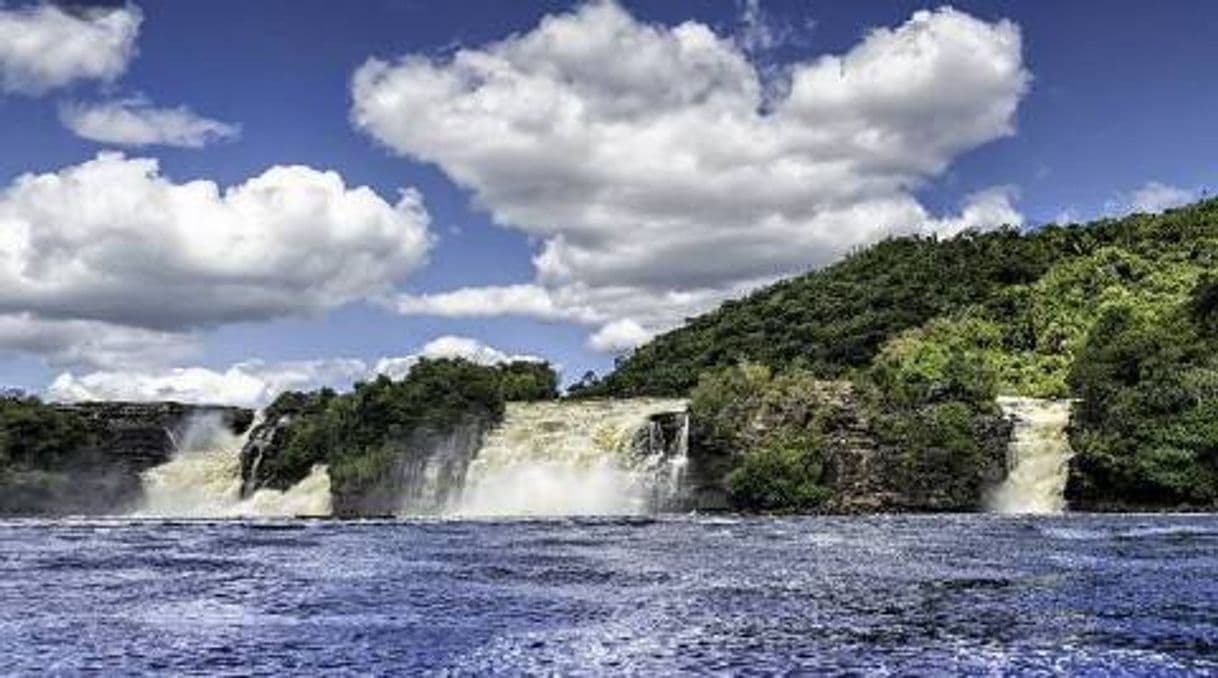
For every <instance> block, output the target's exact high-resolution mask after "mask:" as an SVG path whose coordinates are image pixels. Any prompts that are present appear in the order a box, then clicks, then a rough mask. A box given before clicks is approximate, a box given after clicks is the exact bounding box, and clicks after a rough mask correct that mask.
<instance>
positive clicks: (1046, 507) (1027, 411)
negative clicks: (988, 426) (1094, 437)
mask: <svg viewBox="0 0 1218 678" xmlns="http://www.w3.org/2000/svg"><path fill="white" fill-rule="evenodd" d="M998 405H999V407H1001V408H1002V411H1003V412H1005V413H1006V414H1007V416H1009V417H1011V418H1013V419H1014V422H1015V430H1014V431H1013V433H1012V437H1011V445H1010V448H1009V450H1008V453H1007V454H1008V462H1007V467H1008V469H1009V470H1008V473H1007V477H1006V480H1004V481H1003V482H1002V484H1001V485H999V486H998V487H996V488H994V490H993V491H992V492H991V493H990V495H989V497H988V499H987V502H986V504H987V507H988V508H989V510H991V511H994V512H997V513H1060V512H1062V511H1063V510H1065V508H1066V500H1065V498H1064V496H1063V494H1064V492H1065V489H1066V477H1067V472H1068V470H1069V466H1068V464H1069V461H1070V456H1071V455H1072V454H1073V452H1072V450H1071V449H1070V441H1069V439H1068V438H1067V435H1066V426H1067V425H1068V424H1069V423H1070V401H1068V400H1041V399H1036V398H1016V397H1000V398H999V399H998Z"/></svg>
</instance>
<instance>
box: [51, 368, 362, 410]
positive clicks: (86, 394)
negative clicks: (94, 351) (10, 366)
mask: <svg viewBox="0 0 1218 678" xmlns="http://www.w3.org/2000/svg"><path fill="white" fill-rule="evenodd" d="M367 371H368V368H367V366H366V365H365V364H364V363H363V361H360V360H344V359H336V360H312V361H296V362H283V363H263V362H261V361H249V362H243V363H238V364H236V365H233V366H232V367H230V368H228V369H227V370H224V371H222V372H221V371H216V370H210V369H207V368H204V367H181V368H174V369H168V370H159V371H103V372H92V373H89V374H85V375H82V376H80V377H77V376H75V375H73V374H72V373H71V372H64V373H63V374H60V375H59V376H58V377H56V378H55V381H53V382H52V383H51V385H50V386H49V387H48V388H47V397H48V398H50V399H52V400H58V401H69V402H71V401H82V400H85V401H87V400H131V401H149V400H176V401H179V402H187V403H206V404H224V405H236V406H240V407H262V406H264V405H266V404H268V403H269V402H270V401H271V400H273V399H274V398H275V396H276V395H278V394H280V393H282V392H283V391H288V390H309V389H315V388H320V387H322V386H330V387H332V388H347V387H349V386H350V385H351V383H352V382H354V381H356V380H357V379H360V378H363V377H364V376H366V375H367Z"/></svg>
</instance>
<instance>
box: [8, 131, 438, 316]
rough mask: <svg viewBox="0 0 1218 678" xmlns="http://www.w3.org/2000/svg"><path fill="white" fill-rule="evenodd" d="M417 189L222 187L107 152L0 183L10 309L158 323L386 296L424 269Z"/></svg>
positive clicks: (306, 181) (282, 171)
mask: <svg viewBox="0 0 1218 678" xmlns="http://www.w3.org/2000/svg"><path fill="white" fill-rule="evenodd" d="M428 223H429V219H428V215H427V212H426V210H425V209H424V207H423V204H422V200H421V198H420V197H419V194H418V193H417V192H414V191H409V190H408V191H404V192H403V193H402V194H401V196H400V197H399V200H398V202H397V203H396V204H390V203H388V202H386V201H385V200H383V199H381V198H380V196H378V195H377V194H376V193H375V192H373V191H372V190H371V189H369V188H367V187H348V186H346V185H345V184H344V182H343V179H342V177H340V176H339V175H338V174H336V173H334V172H322V171H318V170H314V169H311V168H309V167H303V166H277V167H272V168H271V169H269V170H267V171H266V172H264V173H263V174H261V175H259V176H257V177H254V178H252V179H249V180H247V181H246V182H244V183H242V184H239V185H236V186H232V187H229V188H225V189H221V188H220V187H219V186H217V185H216V184H215V183H213V182H211V181H192V182H187V183H174V182H173V181H171V180H169V179H167V178H165V177H163V176H161V174H160V173H159V170H158V167H157V163H156V161H155V160H150V159H142V158H130V159H129V158H126V157H124V156H122V155H120V154H113V153H103V154H101V155H98V156H97V158H96V159H94V160H90V161H88V162H85V163H82V164H80V165H75V166H71V167H67V168H65V169H62V170H60V171H58V172H52V173H47V174H38V175H33V174H30V175H25V176H22V177H19V178H18V179H16V180H15V181H14V182H13V183H12V184H11V185H10V186H8V187H7V188H5V189H3V191H0V312H16V311H21V312H29V313H32V314H36V315H39V316H43V317H52V318H74V319H90V320H98V321H105V322H110V323H114V324H119V325H127V326H135V327H145V328H152V329H161V330H183V329H189V328H196V327H207V326H212V325H217V324H220V323H225V322H232V321H239V320H262V319H267V318H271V317H276V316H283V315H291V314H301V313H309V312H315V311H319V310H324V309H328V308H333V307H336V306H339V305H342V304H344V303H347V302H350V301H354V300H357V299H362V298H365V297H368V296H371V295H375V294H380V293H383V292H384V291H386V290H388V289H389V288H390V287H391V286H392V284H393V283H395V282H396V281H399V280H401V279H402V278H403V277H405V276H406V274H408V273H409V272H410V271H412V270H414V269H415V268H416V267H417V266H419V265H420V264H421V263H422V262H423V260H424V258H425V256H426V253H427V250H428V247H429V244H430V236H429V234H428Z"/></svg>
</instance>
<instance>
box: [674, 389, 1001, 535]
mask: <svg viewBox="0 0 1218 678" xmlns="http://www.w3.org/2000/svg"><path fill="white" fill-rule="evenodd" d="M691 416H692V423H691V430H692V436H691V442H690V450H689V459H690V463H689V469H688V471H687V473H686V480H685V491H684V493H683V494H684V497H685V504H686V505H685V507H684V508H686V509H692V510H704V511H705V510H729V509H733V508H737V507H736V506H735V505H734V503H733V497H732V496H731V492H730V488H729V482H728V478H729V474H730V473H731V472H732V471H733V470H734V469H736V468H738V467H739V466H740V463H741V460H742V459H743V458H744V457H745V456H746V455H748V454H750V453H751V451H752V450H755V449H758V448H759V447H762V446H764V444H765V441H766V440H767V439H768V438H770V437H771V436H772V435H773V434H774V433H776V432H783V431H784V430H798V431H806V430H810V429H813V428H814V429H815V439H816V441H817V445H818V447H819V449H818V454H817V455H816V456H817V458H818V459H819V466H820V473H819V479H818V483H819V484H820V485H823V486H824V487H825V488H826V489H827V490H828V498H827V499H826V500H825V501H824V503H823V504H821V505H820V507H819V509H818V510H820V511H824V512H830V513H876V512H915V511H916V512H922V511H926V512H931V511H976V510H980V509H981V508H982V500H983V496H984V493H985V491H986V489H987V488H988V487H990V486H992V485H994V484H996V483H998V482H1000V481H1001V480H1002V479H1003V478H1004V477H1005V475H1006V471H1007V469H1006V464H1007V452H1006V450H1007V446H1008V444H1009V442H1010V437H1011V428H1012V425H1011V422H1009V421H1008V420H1006V419H1005V418H1003V417H1002V416H1000V415H993V416H991V415H975V416H974V417H973V420H972V421H971V422H970V423H971V426H972V428H973V430H974V431H975V432H976V435H975V436H973V441H974V442H973V446H974V447H973V449H970V450H968V455H967V456H968V459H969V465H968V466H967V468H961V467H960V466H959V465H958V464H956V463H955V462H956V461H957V460H956V459H955V457H956V456H958V455H959V453H960V451H959V450H952V449H947V448H940V447H936V446H935V445H933V444H932V445H930V446H929V447H928V448H927V449H920V450H918V451H917V453H916V454H915V453H913V452H912V451H911V449H910V448H909V446H907V445H906V444H904V443H903V442H895V441H892V438H891V436H890V435H886V434H885V432H884V431H883V430H882V427H881V425H880V424H878V423H877V422H876V421H874V416H873V412H872V411H871V409H870V408H869V407H868V406H867V405H866V404H865V403H863V402H861V400H860V398H859V397H858V395H857V394H856V392H855V389H854V388H853V387H852V385H851V384H850V383H849V382H842V381H822V382H814V383H811V384H802V385H801V388H799V389H797V390H795V391H787V392H785V393H783V395H782V397H781V398H777V397H769V398H763V399H759V400H758V401H756V402H755V403H754V404H753V405H750V406H746V407H745V408H743V409H742V410H738V411H733V412H731V416H732V417H733V418H736V419H737V420H738V423H737V426H738V429H739V430H738V431H737V432H736V433H735V436H734V437H731V438H730V439H731V440H732V441H733V443H734V444H733V445H731V446H727V447H725V446H724V444H723V440H722V436H720V437H719V438H716V434H715V432H714V431H712V430H711V429H712V428H713V423H712V422H708V421H707V420H706V419H705V418H704V417H703V416H702V413H701V412H700V411H699V409H698V408H697V407H695V408H694V409H693V412H692V415H691Z"/></svg>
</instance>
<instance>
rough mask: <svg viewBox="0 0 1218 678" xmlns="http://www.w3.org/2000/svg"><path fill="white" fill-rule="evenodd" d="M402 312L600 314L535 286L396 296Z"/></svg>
mask: <svg viewBox="0 0 1218 678" xmlns="http://www.w3.org/2000/svg"><path fill="white" fill-rule="evenodd" d="M391 306H392V307H393V308H394V309H396V310H397V311H398V312H399V313H402V314H404V315H438V316H443V317H449V318H476V317H487V316H495V315H502V314H504V313H511V314H515V315H525V316H529V317H533V318H538V319H541V320H586V321H590V322H595V321H596V320H597V319H598V318H599V317H600V316H599V315H598V314H597V313H596V311H595V310H593V309H590V308H579V307H578V306H577V305H574V304H564V303H563V301H562V300H560V299H556V298H555V295H554V294H553V293H551V292H550V291H549V290H547V289H545V288H544V287H540V286H538V285H528V284H525V285H505V286H501V287H468V288H463V289H458V290H453V291H452V292H441V293H438V294H426V295H412V294H403V295H399V296H398V298H397V299H396V300H394V302H393V303H392V304H391Z"/></svg>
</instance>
